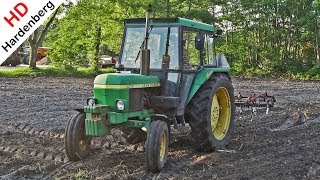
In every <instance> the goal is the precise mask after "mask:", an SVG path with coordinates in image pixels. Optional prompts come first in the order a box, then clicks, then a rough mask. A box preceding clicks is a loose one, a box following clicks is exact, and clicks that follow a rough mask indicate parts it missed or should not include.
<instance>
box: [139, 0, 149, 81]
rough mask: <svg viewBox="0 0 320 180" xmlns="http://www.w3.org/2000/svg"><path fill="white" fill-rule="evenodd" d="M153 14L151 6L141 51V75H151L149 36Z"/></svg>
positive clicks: (147, 15) (147, 14)
mask: <svg viewBox="0 0 320 180" xmlns="http://www.w3.org/2000/svg"><path fill="white" fill-rule="evenodd" d="M151 12H152V6H151V5H149V7H148V10H147V12H146V26H145V35H144V37H145V39H144V46H143V48H141V49H140V55H141V58H140V74H141V75H147V76H149V75H150V49H148V40H149V34H150V32H149V31H150V30H151V28H152V27H149V19H150V13H151Z"/></svg>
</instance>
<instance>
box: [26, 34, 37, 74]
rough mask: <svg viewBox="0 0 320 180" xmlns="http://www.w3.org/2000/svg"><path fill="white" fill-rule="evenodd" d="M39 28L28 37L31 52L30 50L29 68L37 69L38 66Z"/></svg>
mask: <svg viewBox="0 0 320 180" xmlns="http://www.w3.org/2000/svg"><path fill="white" fill-rule="evenodd" d="M38 32H39V30H38V29H37V30H35V31H34V32H33V34H32V35H31V36H30V37H29V38H28V42H29V46H30V52H29V68H32V69H35V68H36V67H37V64H36V63H37V51H38V42H37V37H38Z"/></svg>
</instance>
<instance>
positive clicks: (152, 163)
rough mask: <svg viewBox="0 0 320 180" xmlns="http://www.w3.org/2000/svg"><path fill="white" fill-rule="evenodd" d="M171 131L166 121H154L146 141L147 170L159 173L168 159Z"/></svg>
mask: <svg viewBox="0 0 320 180" xmlns="http://www.w3.org/2000/svg"><path fill="white" fill-rule="evenodd" d="M168 145H169V130H168V125H167V123H166V122H164V121H159V120H158V121H153V122H152V123H151V125H150V127H149V129H148V133H147V141H146V154H147V168H148V170H149V171H151V172H154V173H156V172H159V171H160V170H161V169H162V168H163V166H164V164H165V163H166V161H167V158H168Z"/></svg>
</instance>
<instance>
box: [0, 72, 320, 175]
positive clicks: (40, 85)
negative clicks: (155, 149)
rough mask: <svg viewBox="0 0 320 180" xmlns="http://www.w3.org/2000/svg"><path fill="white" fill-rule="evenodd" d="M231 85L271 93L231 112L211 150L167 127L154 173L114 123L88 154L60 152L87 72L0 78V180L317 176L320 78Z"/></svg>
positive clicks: (86, 85) (87, 86) (184, 130)
mask: <svg viewBox="0 0 320 180" xmlns="http://www.w3.org/2000/svg"><path fill="white" fill-rule="evenodd" d="M233 85H234V87H235V92H236V93H237V92H239V91H241V92H251V91H255V92H256V93H263V92H265V91H266V90H268V91H270V92H272V93H273V94H274V95H275V96H276V98H277V102H276V104H275V107H274V108H272V109H271V111H270V113H269V114H265V109H259V110H258V112H257V114H256V115H254V116H253V117H251V116H252V115H251V111H250V109H243V113H242V114H240V113H239V112H237V117H236V119H235V129H234V133H233V136H232V138H231V141H230V143H229V145H228V146H227V147H226V149H223V150H217V151H214V152H212V153H203V152H197V151H195V150H194V149H195V148H194V146H193V143H192V138H191V137H190V128H189V127H188V126H187V127H181V128H180V129H179V130H172V133H173V139H172V143H171V144H170V152H169V159H168V161H167V163H166V165H165V167H164V169H163V170H162V171H161V172H160V173H156V174H154V173H149V172H146V171H145V156H144V150H143V146H142V144H140V145H135V146H133V145H128V144H127V143H126V142H125V140H124V139H123V138H122V136H121V132H120V131H118V130H114V131H113V132H112V134H111V135H108V136H106V137H104V138H96V139H94V141H93V144H92V148H91V151H90V156H89V157H87V158H84V159H82V160H81V161H79V162H70V161H68V159H67V158H66V156H65V154H64V139H63V138H64V129H65V126H66V124H67V121H68V119H69V118H70V117H71V116H72V114H73V113H75V111H74V110H73V109H75V108H80V107H82V106H83V105H84V104H85V102H86V98H87V97H90V96H92V88H93V79H80V78H4V77H0V99H1V106H0V179H320V148H319V147H320V112H319V110H320V82H319V81H317V82H310V81H308V82H305V81H288V80H277V79H243V78H233ZM298 113H300V114H302V115H303V120H302V123H300V124H295V123H294V122H295V121H296V120H297V118H298V117H297V114H298Z"/></svg>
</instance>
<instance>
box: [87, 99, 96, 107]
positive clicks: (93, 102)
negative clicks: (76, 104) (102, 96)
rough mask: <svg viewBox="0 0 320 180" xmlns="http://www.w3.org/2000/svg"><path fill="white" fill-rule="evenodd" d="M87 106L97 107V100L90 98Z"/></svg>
mask: <svg viewBox="0 0 320 180" xmlns="http://www.w3.org/2000/svg"><path fill="white" fill-rule="evenodd" d="M87 105H88V106H94V105H96V100H95V99H94V98H88V99H87Z"/></svg>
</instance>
